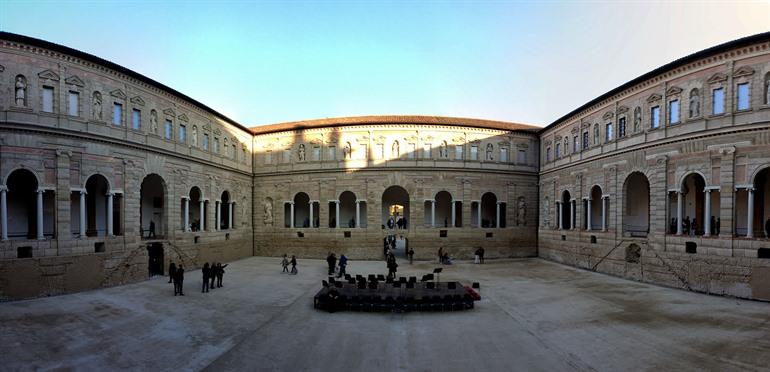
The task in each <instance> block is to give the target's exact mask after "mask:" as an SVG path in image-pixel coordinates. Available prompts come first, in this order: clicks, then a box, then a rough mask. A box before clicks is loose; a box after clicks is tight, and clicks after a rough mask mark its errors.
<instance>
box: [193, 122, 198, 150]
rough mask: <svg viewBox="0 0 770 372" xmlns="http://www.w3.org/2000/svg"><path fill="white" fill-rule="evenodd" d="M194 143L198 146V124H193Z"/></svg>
mask: <svg viewBox="0 0 770 372" xmlns="http://www.w3.org/2000/svg"><path fill="white" fill-rule="evenodd" d="M192 145H193V146H196V147H197V146H198V126H197V125H193V130H192Z"/></svg>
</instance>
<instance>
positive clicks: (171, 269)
mask: <svg viewBox="0 0 770 372" xmlns="http://www.w3.org/2000/svg"><path fill="white" fill-rule="evenodd" d="M174 274H176V264H175V263H174V261H171V263H170V264H168V282H169V283H171V282H172V281H174Z"/></svg>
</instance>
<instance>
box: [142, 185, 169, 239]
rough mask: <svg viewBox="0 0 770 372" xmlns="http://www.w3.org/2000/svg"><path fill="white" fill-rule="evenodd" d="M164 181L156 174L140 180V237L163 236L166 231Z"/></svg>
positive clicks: (159, 237)
mask: <svg viewBox="0 0 770 372" xmlns="http://www.w3.org/2000/svg"><path fill="white" fill-rule="evenodd" d="M165 198H166V182H165V181H164V180H163V178H162V177H161V176H159V175H157V174H150V175H148V176H146V177H144V180H142V187H141V191H140V200H141V204H140V207H139V215H140V216H139V220H140V229H139V231H140V234H141V236H142V238H145V239H146V238H158V239H161V238H163V234H164V232H165V231H166V212H165V205H166V200H165Z"/></svg>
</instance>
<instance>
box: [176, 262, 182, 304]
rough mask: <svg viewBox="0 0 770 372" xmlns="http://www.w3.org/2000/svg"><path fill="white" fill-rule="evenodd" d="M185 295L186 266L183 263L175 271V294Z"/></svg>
mask: <svg viewBox="0 0 770 372" xmlns="http://www.w3.org/2000/svg"><path fill="white" fill-rule="evenodd" d="M176 295H180V296H184V266H182V265H181V264H180V265H179V267H177V269H176V272H175V273H174V296H176Z"/></svg>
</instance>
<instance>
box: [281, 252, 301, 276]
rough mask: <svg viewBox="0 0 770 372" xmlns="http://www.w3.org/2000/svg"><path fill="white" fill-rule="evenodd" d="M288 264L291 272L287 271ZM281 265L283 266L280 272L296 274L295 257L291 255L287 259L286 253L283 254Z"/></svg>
mask: <svg viewBox="0 0 770 372" xmlns="http://www.w3.org/2000/svg"><path fill="white" fill-rule="evenodd" d="M289 265H291V272H290V271H289ZM281 266H283V271H282V272H281V273H289V275H297V257H296V256H291V260H289V257H287V255H283V260H281Z"/></svg>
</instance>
